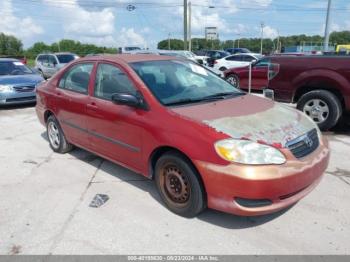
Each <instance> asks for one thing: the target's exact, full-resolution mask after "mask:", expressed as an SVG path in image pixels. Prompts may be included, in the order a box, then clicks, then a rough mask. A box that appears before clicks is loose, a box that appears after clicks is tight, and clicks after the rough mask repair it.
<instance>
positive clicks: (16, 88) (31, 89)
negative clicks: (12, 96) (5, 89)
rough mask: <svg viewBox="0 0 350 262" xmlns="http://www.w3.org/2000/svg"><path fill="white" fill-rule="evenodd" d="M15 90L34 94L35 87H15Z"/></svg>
mask: <svg viewBox="0 0 350 262" xmlns="http://www.w3.org/2000/svg"><path fill="white" fill-rule="evenodd" d="M13 89H14V90H15V91H16V92H19V93H23V92H33V91H34V89H35V86H14V87H13Z"/></svg>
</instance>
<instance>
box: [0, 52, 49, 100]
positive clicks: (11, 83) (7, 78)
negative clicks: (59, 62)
mask: <svg viewBox="0 0 350 262" xmlns="http://www.w3.org/2000/svg"><path fill="white" fill-rule="evenodd" d="M43 80H44V79H43V78H42V77H41V75H39V74H37V73H35V72H34V71H33V70H31V69H30V68H29V67H27V66H26V65H24V64H23V63H22V62H21V61H19V60H17V59H12V58H0V105H9V104H24V103H33V102H35V101H36V94H35V87H36V85H37V84H38V83H40V82H42V81H43Z"/></svg>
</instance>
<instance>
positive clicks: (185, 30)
mask: <svg viewBox="0 0 350 262" xmlns="http://www.w3.org/2000/svg"><path fill="white" fill-rule="evenodd" d="M184 50H187V0H184Z"/></svg>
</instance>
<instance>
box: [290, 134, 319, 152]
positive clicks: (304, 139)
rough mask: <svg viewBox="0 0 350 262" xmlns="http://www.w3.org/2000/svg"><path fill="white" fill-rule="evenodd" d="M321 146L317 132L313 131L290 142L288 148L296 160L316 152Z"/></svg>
mask: <svg viewBox="0 0 350 262" xmlns="http://www.w3.org/2000/svg"><path fill="white" fill-rule="evenodd" d="M319 145H320V141H319V138H318V134H317V130H316V129H312V130H311V131H309V132H307V133H306V134H305V135H302V136H300V137H298V138H296V139H293V140H291V141H289V142H288V143H287V145H286V146H287V148H288V149H289V150H290V151H291V152H292V153H293V155H294V156H295V157H296V158H302V157H305V156H307V155H309V154H311V153H312V152H314V151H315V150H316V149H317V148H318V146H319Z"/></svg>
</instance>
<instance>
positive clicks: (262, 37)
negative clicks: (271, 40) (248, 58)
mask: <svg viewBox="0 0 350 262" xmlns="http://www.w3.org/2000/svg"><path fill="white" fill-rule="evenodd" d="M260 26H261V43H260V54H262V53H263V41H264V27H265V24H264V22H261V23H260Z"/></svg>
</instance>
